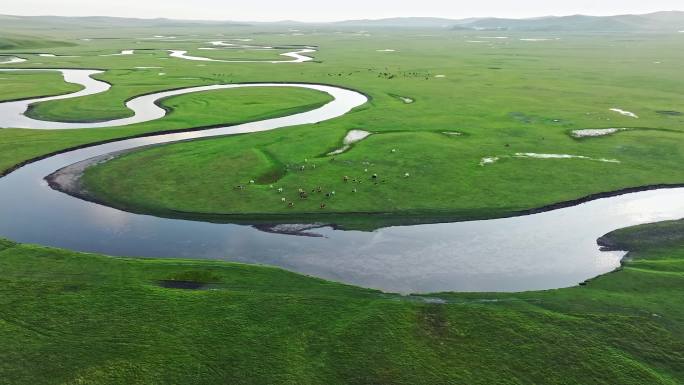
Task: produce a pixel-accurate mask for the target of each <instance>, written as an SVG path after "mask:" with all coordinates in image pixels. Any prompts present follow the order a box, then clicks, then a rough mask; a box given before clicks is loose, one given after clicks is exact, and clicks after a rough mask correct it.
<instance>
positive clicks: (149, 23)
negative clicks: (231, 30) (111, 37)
mask: <svg viewBox="0 0 684 385" xmlns="http://www.w3.org/2000/svg"><path fill="white" fill-rule="evenodd" d="M0 25H2V29H5V30H22V29H31V30H39V29H45V30H59V29H73V28H74V27H79V28H88V29H105V28H173V27H192V26H221V27H235V26H245V25H248V24H244V23H236V22H231V21H203V20H173V19H134V18H123V17H109V16H86V17H70V16H10V15H0Z"/></svg>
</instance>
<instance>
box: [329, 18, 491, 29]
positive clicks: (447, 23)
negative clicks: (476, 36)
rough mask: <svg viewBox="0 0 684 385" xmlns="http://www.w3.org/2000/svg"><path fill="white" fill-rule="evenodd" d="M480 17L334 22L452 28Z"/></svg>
mask: <svg viewBox="0 0 684 385" xmlns="http://www.w3.org/2000/svg"><path fill="white" fill-rule="evenodd" d="M478 20H480V19H461V20H453V19H443V18H438V17H395V18H390V19H377V20H369V19H367V20H346V21H338V22H334V23H332V24H334V25H337V26H356V27H404V28H452V27H454V26H457V25H464V24H469V23H474V22H476V21H478Z"/></svg>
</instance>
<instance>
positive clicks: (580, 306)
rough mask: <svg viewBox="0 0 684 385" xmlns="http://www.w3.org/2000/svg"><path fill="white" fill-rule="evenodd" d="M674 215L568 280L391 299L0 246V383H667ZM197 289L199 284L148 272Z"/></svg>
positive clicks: (173, 265) (680, 323)
mask: <svg viewBox="0 0 684 385" xmlns="http://www.w3.org/2000/svg"><path fill="white" fill-rule="evenodd" d="M682 234H684V222H681V221H680V222H670V223H665V224H660V225H657V226H655V227H654V226H651V225H649V226H641V227H637V228H633V229H627V230H621V231H618V232H616V233H614V234H611V235H609V236H608V238H607V239H609V240H610V242H611V243H612V244H613V245H615V246H616V247H619V248H623V249H624V248H631V247H634V248H635V250H636V251H633V252H632V253H631V254H630V256H629V258H628V260H629V262H627V263H626V264H625V266H624V267H623V268H622V269H621V270H620V271H617V272H615V273H612V274H608V275H606V276H603V277H599V278H596V279H594V280H592V281H590V282H589V283H587V284H586V285H584V286H580V287H575V288H569V289H560V290H551V291H544V292H529V293H519V294H503V293H501V294H477V293H471V294H447V293H444V294H433V295H429V296H410V297H405V296H398V295H393V294H384V293H380V292H376V291H371V290H365V289H360V288H355V287H351V286H346V285H341V284H336V283H331V282H326V281H323V280H319V279H314V278H308V277H304V276H300V275H297V274H293V273H289V272H285V271H282V270H279V269H275V268H268V267H257V266H248V265H241V264H234V263H224V262H210V261H206V262H205V261H196V260H192V261H191V260H154V259H125V258H108V257H105V256H100V255H93V254H80V253H74V252H70V251H66V250H59V249H53V248H46V247H41V246H33V245H22V244H15V243H12V242H9V241H3V242H2V243H0V271H2V272H3V273H2V275H0V294H1V295H0V341H2V345H3V349H0V373H2V379H3V380H2V382H4V383H8V384H32V385H35V384H53V383H63V384H78V383H87V384H150V383H201V384H226V383H230V384H265V383H268V384H325V383H335V384H492V383H496V384H587V383H591V384H611V385H612V384H635V385H636V384H638V385H642V384H654V385H655V384H679V383H682V382H683V381H684V354H683V352H684V343H683V342H682V341H684V338H683V337H684V312H682V309H684V307H683V306H682V296H681V295H680V293H681V287H682V284H684V238H682ZM174 280H175V281H184V282H189V281H191V282H194V283H197V284H205V285H206V286H205V287H203V288H202V289H200V290H181V289H169V288H164V287H161V286H160V284H159V282H160V281H174Z"/></svg>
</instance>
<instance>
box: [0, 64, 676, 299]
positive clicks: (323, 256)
mask: <svg viewBox="0 0 684 385" xmlns="http://www.w3.org/2000/svg"><path fill="white" fill-rule="evenodd" d="M60 71H62V73H64V74H65V78H67V80H68V81H72V82H78V81H82V82H81V83H80V84H82V85H84V87H85V89H84V90H82V91H79V92H77V93H74V94H70V95H62V96H57V97H51V98H38V99H34V100H27V101H22V102H9V103H2V104H0V126H5V127H6V126H13V125H19V126H21V127H26V128H42V129H49V128H61V129H68V128H82V127H109V126H114V125H120V124H123V123H126V124H128V123H133V122H142V121H148V120H151V119H156V118H161V117H162V116H164V111H163V110H162V109H160V108H159V107H158V106H156V105H155V103H154V102H155V101H158V100H159V99H160V98H164V97H169V96H173V95H181V94H184V93H189V92H200V91H206V90H212V89H220V88H239V87H299V88H308V89H313V90H318V91H322V92H327V93H328V94H330V95H332V96H333V97H334V101H332V102H330V103H328V104H326V105H325V106H323V107H320V108H318V109H316V110H313V111H309V112H304V113H300V114H295V115H291V116H288V117H283V118H276V119H268V120H263V121H258V122H252V123H246V124H241V125H237V126H233V127H221V128H213V129H207V130H202V131H193V132H183V133H172V134H162V135H153V136H150V137H146V138H137V139H125V140H121V141H117V142H113V143H107V144H101V145H96V146H92V147H87V148H83V149H78V150H73V151H68V152H65V153H62V154H59V155H55V156H52V157H49V158H46V159H43V160H39V161H36V162H34V163H31V164H29V165H26V166H24V167H21V168H19V169H17V170H16V171H14V172H12V173H10V174H9V175H7V176H5V177H3V178H0V197H2V199H0V234H2V235H3V236H6V237H10V238H12V239H15V240H17V241H21V242H32V243H40V244H45V245H50V246H58V247H66V248H70V249H74V250H80V251H91V252H100V253H106V254H111V255H122V256H147V257H184V258H217V259H226V260H232V261H240V262H249V263H263V264H270V265H277V266H281V267H283V268H286V269H289V270H293V271H297V272H301V273H305V274H310V275H315V276H318V277H322V278H327V279H332V280H337V281H343V282H347V283H351V284H356V285H361V286H366V287H372V288H378V289H383V290H387V291H395V292H437V291H521V290H535V289H549V288H558V287H564V286H571V285H575V284H577V283H579V282H582V281H583V280H585V279H587V278H591V277H594V276H596V275H599V274H602V273H606V272H609V271H611V270H613V269H615V268H616V267H617V266H618V265H619V261H620V259H621V258H622V256H623V254H624V253H621V252H607V253H604V252H600V251H599V250H598V247H597V246H596V239H597V238H598V237H600V236H602V235H604V234H606V233H608V232H610V231H612V230H615V229H617V228H621V227H625V226H630V225H635V224H640V223H646V222H653V221H659V220H667V219H678V218H681V217H684V189H681V188H680V189H662V190H654V191H645V192H638V193H631V194H625V195H621V196H614V197H610V198H604V199H598V200H593V201H590V202H587V203H584V204H581V205H576V206H573V207H567V208H563V209H559V210H555V211H549V212H544V213H540V214H534V215H528V216H522V217H515V218H502V219H494V220H486V221H473V222H460V223H444V224H428V225H417V226H403V227H389V228H384V229H380V230H377V231H374V232H359V231H340V230H335V229H333V228H331V227H322V228H318V229H313V230H309V231H311V232H314V233H316V234H318V235H322V237H293V236H289V235H284V234H274V233H267V232H262V231H259V230H257V229H255V228H254V227H251V226H244V225H236V224H221V223H206V222H194V221H187V220H178V219H168V218H158V217H153V216H148V215H139V214H134V213H129V212H124V211H121V210H117V209H113V208H110V207H106V206H102V205H99V204H95V203H91V202H87V201H84V200H80V199H77V198H74V197H72V196H69V195H66V194H62V193H60V192H57V191H55V190H53V189H51V188H50V187H49V186H48V185H47V183H46V182H45V180H44V178H45V176H47V175H49V174H51V173H53V172H54V171H56V170H58V169H61V168H64V167H66V166H69V165H72V164H74V163H77V162H81V161H84V160H87V159H90V158H93V157H98V156H103V155H107V154H110V153H113V152H116V151H122V150H131V149H135V148H139V147H142V146H146V145H155V144H161V143H170V142H174V141H180V140H190V139H196V138H205V137H212V136H219V135H229V134H236V133H248V132H257V131H264V130H272V129H277V128H281V127H288V126H294V125H300V124H311V123H316V122H321V121H324V120H328V119H333V118H335V117H339V116H342V115H344V114H346V113H348V112H349V111H351V110H352V109H353V108H355V107H357V106H360V105H362V104H364V103H365V102H366V101H367V98H366V97H365V96H364V95H362V94H360V93H358V92H355V91H351V90H347V89H342V88H338V87H333V86H326V85H310V84H242V85H240V84H231V85H216V86H203V87H192V88H187V89H183V90H174V91H164V92H159V93H155V94H152V95H146V96H141V97H138V98H135V99H133V100H131V101H130V102H129V103H128V104H127V105H128V107H129V108H131V109H132V110H133V111H134V112H135V115H134V116H133V117H131V118H126V119H118V120H113V121H108V122H99V123H94V124H88V123H85V124H81V123H55V122H44V121H39V120H33V119H30V118H27V117H26V116H23V111H24V110H25V108H26V107H27V106H28V105H29V104H31V103H35V102H40V101H44V100H54V99H55V98H59V99H65V98H69V97H75V96H83V95H90V94H94V93H97V92H103V91H106V89H107V88H108V85H106V83H102V82H98V81H96V80H92V79H90V80H87V79H86V78H88V79H89V76H90V75H92V74H94V73H96V72H95V71H90V70H60ZM67 71H68V72H67ZM83 76H85V77H83ZM22 108H24V110H22Z"/></svg>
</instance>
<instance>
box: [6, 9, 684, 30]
mask: <svg viewBox="0 0 684 385" xmlns="http://www.w3.org/2000/svg"><path fill="white" fill-rule="evenodd" d="M0 25H1V26H2V29H3V30H4V31H19V32H20V33H21V31H22V30H32V31H36V30H38V31H39V30H41V29H42V30H64V29H73V28H75V27H80V28H85V29H108V28H143V29H144V28H159V29H161V28H188V27H244V26H269V25H270V26H273V27H276V28H279V27H282V26H296V27H305V26H315V27H326V26H327V27H334V28H416V29H418V28H423V29H441V30H505V31H576V32H580V31H584V32H640V31H645V32H671V31H681V30H684V12H681V11H666V12H655V13H650V14H644V15H617V16H585V15H573V16H549V17H538V18H531V19H502V18H469V19H459V20H455V19H447V18H439V17H396V18H388V19H377V20H347V21H339V22H332V23H303V22H297V21H279V22H249V23H245V22H234V21H201V20H171V19H134V18H119V17H107V16H91V17H63V16H8V15H0Z"/></svg>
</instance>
